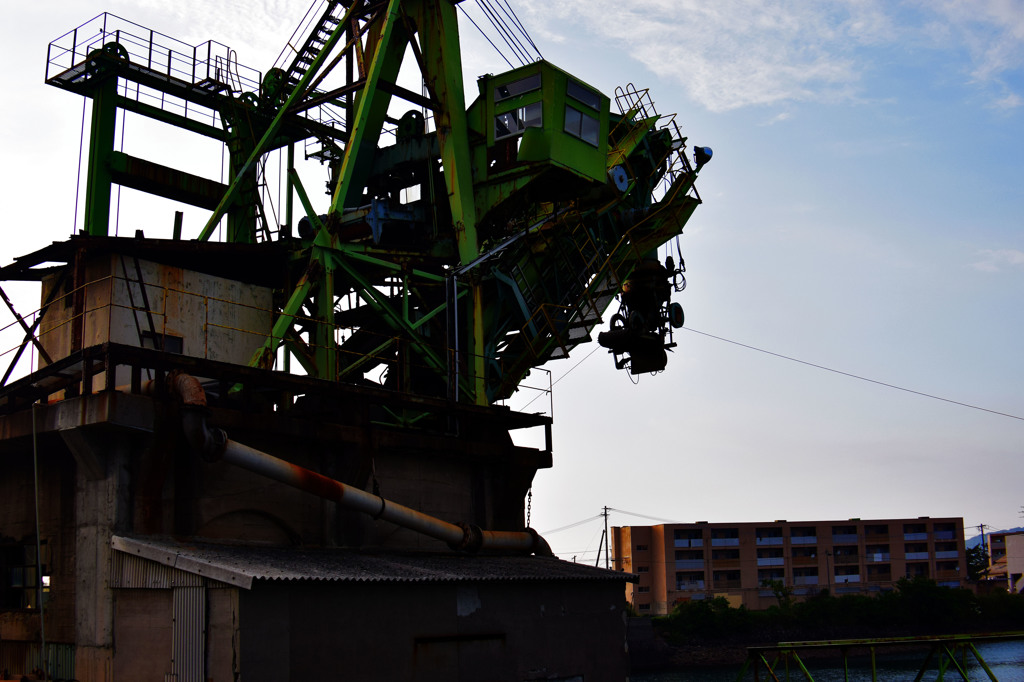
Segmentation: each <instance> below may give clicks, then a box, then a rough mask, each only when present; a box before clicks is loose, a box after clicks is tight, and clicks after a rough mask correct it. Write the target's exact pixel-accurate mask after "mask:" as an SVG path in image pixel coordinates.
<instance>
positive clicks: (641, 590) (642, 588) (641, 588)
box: [636, 585, 651, 594]
mask: <svg viewBox="0 0 1024 682" xmlns="http://www.w3.org/2000/svg"><path fill="white" fill-rule="evenodd" d="M636 591H637V592H639V593H640V594H644V593H647V592H650V591H651V588H650V587H649V586H648V585H641V586H639V587H638V588H636Z"/></svg>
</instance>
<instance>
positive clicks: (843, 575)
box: [835, 566, 860, 583]
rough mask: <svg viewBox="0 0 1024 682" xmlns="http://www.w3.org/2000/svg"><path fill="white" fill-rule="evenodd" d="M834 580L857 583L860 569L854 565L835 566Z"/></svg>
mask: <svg viewBox="0 0 1024 682" xmlns="http://www.w3.org/2000/svg"><path fill="white" fill-rule="evenodd" d="M835 581H836V582H837V583H859V582H860V571H859V570H857V567H856V566H836V568H835Z"/></svg>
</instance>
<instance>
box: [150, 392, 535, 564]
mask: <svg viewBox="0 0 1024 682" xmlns="http://www.w3.org/2000/svg"><path fill="white" fill-rule="evenodd" d="M168 386H169V388H170V390H171V392H172V393H174V394H175V395H177V396H179V398H181V401H182V426H183V428H184V430H185V436H186V438H187V440H188V442H189V444H190V445H191V446H192V448H193V449H194V450H196V451H197V452H198V453H199V454H200V455H201V456H202V457H203V458H204V459H206V460H208V461H225V462H230V463H231V464H234V465H235V466H239V467H242V468H243V469H248V470H249V471H252V472H255V473H257V474H260V475H262V476H266V477H267V478H270V479H273V480H275V481H279V482H281V483H284V484H286V485H290V486H292V487H294V488H298V489H300V490H304V491H306V492H309V493H312V494H314V495H317V496H319V497H322V498H324V499H327V500H332V501H334V502H337V503H338V504H340V505H342V506H343V507H345V508H346V509H352V510H355V511H360V512H363V513H364V514H368V515H370V516H371V517H373V518H374V519H382V520H384V521H388V522H390V523H393V524H395V525H397V526H401V527H403V528H408V529H410V530H413V531H416V532H418V533H422V534H424V535H427V536H429V537H432V538H436V539H438V540H441V541H443V542H445V543H447V544H448V546H449V547H451V548H452V549H456V550H466V551H471V552H475V551H477V550H480V549H490V550H505V551H517V552H533V553H535V554H541V555H544V556H552V552H551V548H550V547H549V546H548V543H547V542H546V541H545V540H544V538H542V537H541V536H540V535H539V534H538V533H537V532H536V531H534V530H533V529H532V528H527V529H526V530H525V531H498V530H483V529H481V528H480V527H478V526H475V525H472V524H467V523H457V524H456V523H449V522H447V521H442V520H441V519H439V518H437V517H434V516H429V515H427V514H424V513H422V512H419V511H416V510H415V509H410V508H409V507H406V506H404V505H401V504H398V503H397V502H392V501H390V500H385V499H384V498H383V497H380V496H378V495H374V494H372V493H368V492H366V491H365V490H360V489H359V488H356V487H354V486H350V485H346V484H345V483H342V482H341V481H336V480H334V479H333V478H328V477H327V476H324V475H322V474H318V473H317V472H315V471H312V470H310V469H306V468H304V467H300V466H298V465H296V464H292V463H291V462H287V461H285V460H283V459H280V458H279V457H274V456H273V455H270V454H267V453H266V452H261V451H260V450H256V449H254V448H251V447H249V446H247V445H243V444H242V443H239V442H237V441H233V440H231V439H229V438H228V437H227V434H225V433H224V431H222V430H221V429H216V428H212V427H210V426H209V425H208V424H207V423H206V412H207V409H206V392H205V391H204V390H203V387H202V385H201V384H200V383H199V381H198V380H197V379H195V378H194V377H192V376H189V375H187V374H184V373H172V374H171V375H168Z"/></svg>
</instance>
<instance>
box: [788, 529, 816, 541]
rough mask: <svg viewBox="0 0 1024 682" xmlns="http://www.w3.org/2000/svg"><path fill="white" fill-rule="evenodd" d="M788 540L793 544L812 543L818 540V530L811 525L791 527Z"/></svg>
mask: <svg viewBox="0 0 1024 682" xmlns="http://www.w3.org/2000/svg"><path fill="white" fill-rule="evenodd" d="M789 542H790V544H793V545H813V544H817V542H818V531H817V530H816V529H815V528H814V527H813V526H810V527H808V526H802V527H796V528H791V529H790V531H789Z"/></svg>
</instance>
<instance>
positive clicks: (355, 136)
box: [47, 0, 710, 405]
mask: <svg viewBox="0 0 1024 682" xmlns="http://www.w3.org/2000/svg"><path fill="white" fill-rule="evenodd" d="M457 4H458V1H457V0H456V1H453V0H388V1H387V2H370V1H368V0H353V1H350V2H340V1H333V0H326V1H325V0H319V2H317V3H314V6H313V8H311V14H310V15H308V16H310V17H311V20H310V21H309V22H308V25H307V27H306V30H305V32H304V33H302V34H301V35H300V36H299V37H298V38H297V39H293V40H292V41H290V42H289V45H290V46H291V47H290V48H289V49H286V51H285V53H283V54H282V58H281V59H279V60H278V64H277V65H275V67H273V68H271V69H270V70H268V71H267V73H266V74H265V75H261V74H258V73H257V72H254V71H251V70H247V69H244V67H240V66H239V65H238V64H237V63H234V62H233V61H232V56H231V55H232V52H231V51H230V50H227V49H226V48H225V47H224V46H221V45H219V44H217V43H214V42H213V41H210V42H209V43H205V44H203V45H199V46H185V45H184V44H183V43H178V42H177V41H173V43H170V41H171V40H172V39H167V38H166V37H165V36H160V34H155V33H154V32H153V31H150V30H148V29H143V28H142V27H138V26H135V25H133V24H129V23H128V22H124V21H123V20H118V22H114V19H116V17H111V16H110V15H101V17H98V18H97V19H95V20H93V22H90V23H89V24H86V25H84V26H82V27H79V28H78V29H75V31H73V32H71V33H69V34H67V35H66V36H64V37H62V39H58V41H55V42H54V44H52V45H51V49H50V64H49V65H48V66H49V67H50V68H48V73H47V82H48V83H50V84H52V85H55V86H58V87H62V88H65V89H68V90H71V91H74V92H77V93H80V94H83V95H85V96H87V97H91V98H92V99H93V110H92V111H93V114H92V128H91V139H90V147H89V157H88V158H89V173H88V180H87V186H86V214H85V231H86V232H88V233H89V234H91V235H98V236H102V235H106V234H107V232H108V229H109V228H108V226H109V222H110V195H111V186H112V185H114V184H120V185H123V186H128V187H133V188H135V189H140V190H142V191H146V192H149V193H152V194H157V195H160V196H164V197H167V198H171V199H174V200H177V201H182V202H185V203H188V204H191V205H195V206H199V207H201V208H205V209H207V210H210V211H212V213H211V215H210V218H209V220H208V222H207V223H206V225H205V227H204V228H203V229H202V231H201V232H200V233H199V234H198V235H197V236H196V238H195V239H196V240H197V241H198V242H206V241H208V240H210V239H211V238H212V237H213V236H214V234H215V233H216V231H217V227H218V226H219V225H221V224H222V223H223V222H224V221H226V230H225V238H226V240H227V241H231V242H243V243H254V244H257V245H264V246H265V247H266V248H267V249H277V250H278V251H279V252H280V253H281V259H282V263H283V264H284V268H285V269H286V270H287V272H288V277H287V278H286V280H285V284H282V288H281V290H280V291H279V296H278V301H277V306H276V312H275V315H276V319H275V322H274V324H273V328H272V330H271V331H270V333H269V334H268V335H267V337H266V338H265V340H264V341H263V343H262V344H261V345H260V347H259V349H258V350H257V351H256V352H255V353H254V355H253V357H252V360H251V363H250V364H252V365H254V366H260V367H264V368H269V367H273V366H274V365H275V364H276V363H277V362H278V359H279V357H286V358H294V359H295V361H297V362H298V363H300V364H301V366H302V369H303V370H304V371H305V373H307V374H309V375H311V376H314V377H318V378H321V379H326V380H331V381H349V382H363V381H368V380H370V378H371V377H372V378H374V379H375V380H377V381H381V382H382V383H383V384H384V385H385V386H386V387H389V388H392V389H394V390H398V391H403V392H409V393H416V394H424V395H435V396H447V397H449V398H450V399H453V400H458V401H465V402H472V403H476V404H480V405H487V404H491V403H493V402H495V401H498V400H502V399H505V398H508V397H509V396H510V395H512V393H514V392H515V391H516V389H517V387H518V386H519V385H520V383H521V382H522V381H523V379H524V378H525V377H526V375H527V374H528V373H529V372H530V370H531V369H532V368H535V367H538V366H540V365H542V364H544V363H546V362H547V361H548V360H551V359H557V358H565V357H567V356H568V355H569V353H570V351H571V350H572V349H573V348H575V347H576V346H578V345H579V344H581V343H585V342H588V341H590V340H591V332H592V330H593V329H594V328H595V327H596V326H597V325H598V324H600V323H601V322H602V315H604V314H605V311H606V310H607V309H608V307H609V306H610V305H611V303H612V302H613V300H615V299H616V297H618V296H620V295H621V297H622V304H623V305H622V309H621V311H620V314H619V315H618V316H616V317H615V319H613V321H612V329H611V330H609V332H606V333H605V335H602V338H601V343H602V345H605V346H606V347H608V348H609V349H610V350H611V352H613V353H614V354H615V357H616V364H617V366H619V367H622V368H627V367H628V368H629V369H630V370H631V371H633V372H634V373H639V372H646V371H656V370H659V369H662V368H664V366H665V349H666V348H669V347H671V346H672V345H673V344H672V343H671V329H672V327H673V326H679V325H681V324H682V309H681V308H679V307H678V305H677V304H671V303H670V301H669V298H670V295H671V290H672V289H673V287H674V289H675V290H680V289H681V288H682V286H683V284H684V282H685V280H684V279H683V275H682V272H683V271H684V267H683V264H682V261H681V260H680V262H679V263H678V265H677V264H676V263H675V262H674V260H673V259H669V260H668V261H667V262H666V263H665V264H664V265H662V264H661V263H658V262H657V256H656V253H657V249H658V247H660V246H662V245H663V244H665V243H666V242H668V241H670V240H672V239H673V238H674V237H676V236H677V235H679V234H680V233H681V232H682V229H683V226H684V225H685V223H686V221H687V220H688V219H689V217H690V215H691V214H692V213H693V211H694V209H695V208H696V206H697V205H698V204H699V203H700V197H699V195H698V194H697V192H696V190H695V188H694V180H695V178H696V176H697V172H698V171H699V170H700V166H702V165H703V164H704V163H706V162H707V160H708V159H709V158H710V150H709V149H706V148H696V150H695V159H694V163H691V162H690V161H689V159H688V158H687V156H686V144H685V142H686V138H685V137H683V136H682V135H681V134H680V131H679V129H678V127H677V125H676V123H675V120H674V118H672V117H662V116H659V115H658V114H657V113H656V112H655V111H654V106H653V102H652V101H651V98H650V96H649V94H648V93H647V91H645V90H638V89H636V88H635V87H633V86H632V85H630V86H627V87H625V88H620V89H618V90H617V91H616V93H615V103H616V105H617V108H618V110H619V112H618V113H614V112H613V111H612V106H611V105H612V101H611V99H610V98H609V97H608V96H606V95H605V94H603V93H601V92H599V91H598V90H597V89H595V88H593V87H591V86H590V85H588V84H586V83H585V82H584V81H582V80H580V79H578V78H576V77H575V76H573V75H571V74H568V73H566V72H565V71H562V70H561V69H559V68H557V67H556V66H554V65H552V64H550V63H547V62H546V61H543V60H541V61H537V62H534V63H530V64H527V65H525V66H521V67H519V68H515V69H512V70H510V71H508V72H506V73H501V74H497V75H491V74H488V75H485V76H482V77H480V78H479V80H478V81H477V83H478V92H477V93H475V97H474V99H473V101H472V102H470V103H468V104H467V97H466V93H465V92H464V91H463V90H464V88H463V70H462V55H461V51H460V41H459V32H458V21H457V15H456V10H457V7H456V6H457ZM115 23H116V25H117V28H113V27H114V25H115ZM163 39H166V40H163ZM161 40H163V42H161ZM165 43H167V44H170V45H171V46H170V47H169V48H168V47H166V45H165ZM190 50H191V52H190ZM164 52H166V53H167V55H166V59H160V58H157V59H156V60H154V54H157V55H161V54H163V53H164ZM223 55H226V56H223ZM405 62H410V64H406V63H405ZM60 65H63V66H60ZM403 68H405V69H406V70H408V69H409V68H412V69H414V70H415V71H417V72H418V74H417V75H418V77H419V81H420V83H421V84H422V89H421V91H420V92H413V91H411V90H409V89H408V88H406V87H403V86H402V85H401V82H402V81H401V79H400V78H399V75H400V72H402V70H403ZM51 72H52V75H51ZM404 82H408V81H407V80H406V81H404ZM119 84H120V85H121V86H124V87H120V86H119ZM125 84H128V85H125ZM133 85H134V93H135V96H133V95H132V92H133V90H132V86H133ZM140 88H146V89H150V90H152V91H156V92H159V93H163V94H164V95H167V96H169V97H173V98H176V101H181V102H184V112H182V111H173V110H171V109H170V108H169V107H166V106H160V105H154V104H150V103H147V102H145V101H144V98H142V97H141V96H138V93H139V92H140ZM161 101H163V100H161ZM190 106H191V107H192V111H193V112H194V111H195V110H197V109H202V110H208V111H210V112H214V114H215V115H213V116H212V117H211V120H213V121H214V122H213V123H210V122H208V121H205V120H197V118H196V117H195V116H193V115H190V112H189V107H190ZM117 109H123V110H125V111H132V112H135V113H137V114H141V115H144V116H148V117H150V118H154V119H157V120H160V121H163V122H165V123H169V124H171V125H174V126H177V127H179V128H183V129H186V130H189V131H192V132H194V133H197V134H199V135H203V136H205V137H208V138H212V139H216V140H219V141H221V142H222V143H223V144H224V145H225V149H226V154H227V158H228V160H229V164H228V165H229V168H230V181H228V182H226V183H218V182H213V181H210V180H207V179H205V178H201V177H198V176H195V175H191V174H189V173H186V172H184V171H179V170H175V169H170V168H166V167H164V166H159V165H158V164H154V163H152V162H149V161H145V160H143V159H137V158H134V157H131V156H129V155H127V154H124V153H122V152H120V151H115V150H114V148H113V143H114V131H115V124H116V111H117ZM298 143H305V144H306V145H307V146H308V145H309V144H311V143H312V144H313V145H314V149H315V151H313V152H307V155H308V156H312V157H314V158H318V159H319V160H320V161H321V162H322V163H323V164H324V167H325V168H326V169H328V171H329V179H328V183H327V184H328V187H329V190H330V195H331V201H330V205H329V207H326V209H323V208H322V207H321V208H320V209H319V210H318V208H317V207H316V206H314V203H313V201H312V199H311V198H310V196H309V194H308V193H307V191H306V189H305V187H303V185H302V183H301V181H300V179H299V175H298V173H297V172H296V171H295V168H294V156H295V146H296V144H298ZM279 149H286V150H287V158H288V172H287V176H288V187H287V196H288V202H287V203H288V210H287V211H286V213H285V216H284V220H283V221H282V222H281V224H280V225H274V224H271V223H272V221H270V220H268V218H267V213H266V211H265V210H264V209H263V206H262V205H261V202H260V198H259V192H258V186H259V178H260V172H261V171H260V169H261V167H262V164H263V163H264V161H265V157H266V155H267V154H269V153H270V152H272V151H275V150H279ZM293 197H294V198H295V199H298V202H299V204H300V205H301V207H302V213H303V216H302V217H301V219H300V220H298V221H297V222H295V221H294V220H293V215H292V208H291V207H292V199H293ZM176 236H177V235H176ZM282 348H284V349H285V350H286V353H285V354H282V353H281V349H282Z"/></svg>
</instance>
